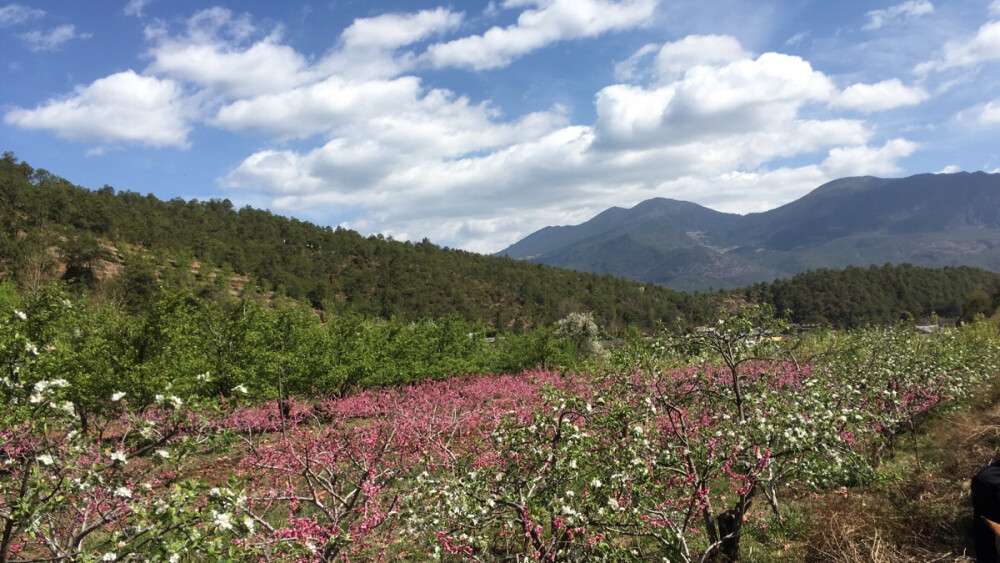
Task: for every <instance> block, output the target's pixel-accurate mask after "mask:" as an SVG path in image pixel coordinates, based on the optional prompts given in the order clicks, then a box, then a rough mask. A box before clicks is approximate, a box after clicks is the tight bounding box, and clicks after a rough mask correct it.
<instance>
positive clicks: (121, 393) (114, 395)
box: [111, 391, 125, 402]
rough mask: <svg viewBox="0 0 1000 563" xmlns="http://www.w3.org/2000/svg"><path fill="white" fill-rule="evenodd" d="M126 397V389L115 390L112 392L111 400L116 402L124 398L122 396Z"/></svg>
mask: <svg viewBox="0 0 1000 563" xmlns="http://www.w3.org/2000/svg"><path fill="white" fill-rule="evenodd" d="M124 397H125V392H124V391H115V392H114V393H112V394H111V400H112V401H115V402H118V401H120V400H122V398H124Z"/></svg>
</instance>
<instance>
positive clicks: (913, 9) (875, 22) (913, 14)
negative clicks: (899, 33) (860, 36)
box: [861, 0, 934, 30]
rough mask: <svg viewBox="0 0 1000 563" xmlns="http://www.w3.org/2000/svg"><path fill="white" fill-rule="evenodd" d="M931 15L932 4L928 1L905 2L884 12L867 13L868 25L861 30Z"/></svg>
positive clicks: (873, 11) (932, 10)
mask: <svg viewBox="0 0 1000 563" xmlns="http://www.w3.org/2000/svg"><path fill="white" fill-rule="evenodd" d="M933 13H934V4H931V3H930V2H929V1H928V0H907V1H906V2H903V3H901V4H896V5H894V6H890V7H888V8H886V9H884V10H872V11H870V12H868V13H867V16H868V23H866V24H865V25H864V26H863V27H862V28H861V29H866V30H876V29H881V28H883V27H884V26H886V25H889V24H892V23H896V22H900V21H907V20H911V19H914V18H917V17H920V16H924V15H927V14H933Z"/></svg>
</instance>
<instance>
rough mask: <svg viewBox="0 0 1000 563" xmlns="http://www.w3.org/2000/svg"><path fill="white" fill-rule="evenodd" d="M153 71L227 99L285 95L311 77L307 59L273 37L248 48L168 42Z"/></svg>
mask: <svg viewBox="0 0 1000 563" xmlns="http://www.w3.org/2000/svg"><path fill="white" fill-rule="evenodd" d="M152 54H153V56H154V61H153V63H152V64H151V65H150V67H149V71H151V72H154V73H158V74H165V75H167V76H170V77H172V78H176V79H179V80H184V81H187V82H194V83H196V84H198V85H199V86H202V87H207V88H210V89H213V90H215V91H218V92H220V93H223V94H225V95H227V96H234V97H242V96H253V95H259V94H268V93H275V92H284V91H287V90H288V89H289V88H294V87H296V86H298V85H300V84H302V83H304V82H306V81H308V80H309V79H310V78H311V75H310V73H308V72H307V70H306V69H307V62H306V60H305V58H304V57H303V56H302V55H300V54H299V53H297V52H295V50H294V49H292V48H291V47H288V46H286V45H279V44H277V43H275V42H274V39H273V38H266V39H264V40H262V41H259V42H257V43H254V44H253V45H251V46H250V47H249V48H246V49H233V48H230V47H229V46H227V45H226V44H224V43H218V42H212V43H185V42H180V41H166V42H164V43H162V44H160V45H158V46H157V47H155V48H154V49H153V51H152Z"/></svg>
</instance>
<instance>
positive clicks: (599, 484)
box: [590, 479, 601, 489]
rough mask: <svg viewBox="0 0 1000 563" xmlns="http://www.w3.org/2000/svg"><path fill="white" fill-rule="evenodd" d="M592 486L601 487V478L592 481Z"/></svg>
mask: <svg viewBox="0 0 1000 563" xmlns="http://www.w3.org/2000/svg"><path fill="white" fill-rule="evenodd" d="M590 486H591V487H594V488H595V489H600V488H601V480H600V479H594V480H593V481H591V482H590Z"/></svg>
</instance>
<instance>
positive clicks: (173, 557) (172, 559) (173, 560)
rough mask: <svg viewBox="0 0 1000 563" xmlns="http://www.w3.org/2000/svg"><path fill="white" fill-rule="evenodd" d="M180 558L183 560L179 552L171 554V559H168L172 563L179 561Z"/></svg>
mask: <svg viewBox="0 0 1000 563" xmlns="http://www.w3.org/2000/svg"><path fill="white" fill-rule="evenodd" d="M180 560H181V555H180V554H179V553H175V554H173V555H171V556H170V559H168V560H167V561H169V562H170V563H178V562H179V561H180Z"/></svg>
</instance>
